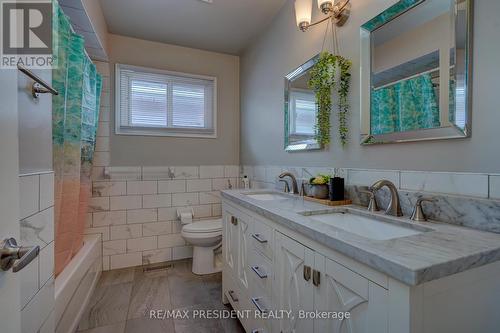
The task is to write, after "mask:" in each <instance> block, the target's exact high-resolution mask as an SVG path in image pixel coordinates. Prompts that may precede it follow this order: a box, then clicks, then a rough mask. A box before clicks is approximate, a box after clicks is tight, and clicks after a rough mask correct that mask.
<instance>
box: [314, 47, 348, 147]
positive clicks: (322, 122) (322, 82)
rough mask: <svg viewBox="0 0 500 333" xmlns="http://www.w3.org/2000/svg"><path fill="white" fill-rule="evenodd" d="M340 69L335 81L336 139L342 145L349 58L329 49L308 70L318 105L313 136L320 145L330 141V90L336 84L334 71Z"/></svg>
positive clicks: (345, 137) (345, 127)
mask: <svg viewBox="0 0 500 333" xmlns="http://www.w3.org/2000/svg"><path fill="white" fill-rule="evenodd" d="M338 71H340V78H339V82H338V87H337V88H338V117H339V118H338V119H339V138H340V142H341V143H342V146H345V144H346V143H347V136H348V133H349V127H348V125H347V120H348V119H347V116H348V113H349V103H348V99H347V95H348V93H349V84H350V79H351V72H350V71H351V61H349V60H348V59H346V58H344V57H342V56H340V55H334V54H331V53H330V52H322V53H321V54H320V57H319V59H318V62H317V63H316V64H315V65H314V67H313V68H312V70H311V78H310V79H309V87H310V88H311V89H313V90H314V93H315V95H316V103H317V105H318V112H317V115H316V117H317V121H316V139H317V140H318V143H320V144H322V145H328V144H329V143H330V114H331V111H332V89H333V88H335V87H336V86H337V82H336V81H335V79H336V73H338Z"/></svg>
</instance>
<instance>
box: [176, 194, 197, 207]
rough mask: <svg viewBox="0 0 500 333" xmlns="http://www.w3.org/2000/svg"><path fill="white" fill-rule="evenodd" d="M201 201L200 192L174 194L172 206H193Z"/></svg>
mask: <svg viewBox="0 0 500 333" xmlns="http://www.w3.org/2000/svg"><path fill="white" fill-rule="evenodd" d="M198 203H199V198H198V193H174V194H172V206H176V207H177V206H191V205H197V204H198Z"/></svg>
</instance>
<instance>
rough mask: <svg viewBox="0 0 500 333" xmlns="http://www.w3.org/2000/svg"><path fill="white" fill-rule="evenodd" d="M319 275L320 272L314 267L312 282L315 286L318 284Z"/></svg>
mask: <svg viewBox="0 0 500 333" xmlns="http://www.w3.org/2000/svg"><path fill="white" fill-rule="evenodd" d="M320 276H321V273H320V272H319V271H317V270H315V269H313V284H314V285H315V286H316V287H317V286H319V284H320Z"/></svg>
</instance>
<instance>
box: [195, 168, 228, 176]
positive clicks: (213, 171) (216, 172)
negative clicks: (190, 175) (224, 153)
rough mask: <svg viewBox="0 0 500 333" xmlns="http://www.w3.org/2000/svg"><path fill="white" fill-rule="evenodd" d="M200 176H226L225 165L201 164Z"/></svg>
mask: <svg viewBox="0 0 500 333" xmlns="http://www.w3.org/2000/svg"><path fill="white" fill-rule="evenodd" d="M200 178H224V166H223V165H201V166H200Z"/></svg>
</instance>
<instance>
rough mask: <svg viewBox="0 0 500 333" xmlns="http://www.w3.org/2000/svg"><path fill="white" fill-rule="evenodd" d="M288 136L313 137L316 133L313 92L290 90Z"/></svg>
mask: <svg viewBox="0 0 500 333" xmlns="http://www.w3.org/2000/svg"><path fill="white" fill-rule="evenodd" d="M290 109H291V113H290V115H291V117H290V118H291V119H290V134H291V135H298V136H301V135H314V134H315V133H316V112H317V111H316V97H315V95H314V92H312V91H308V90H302V89H292V90H291V92H290Z"/></svg>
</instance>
